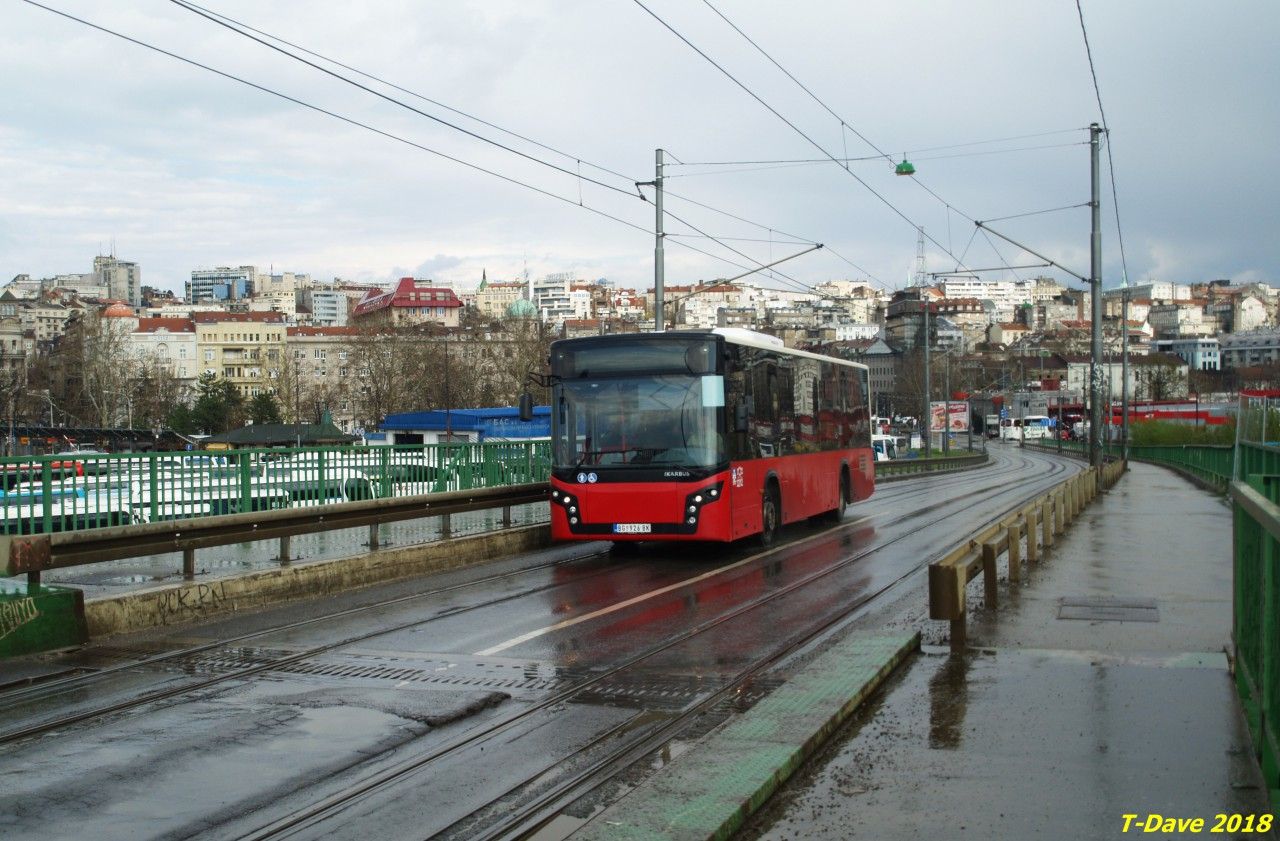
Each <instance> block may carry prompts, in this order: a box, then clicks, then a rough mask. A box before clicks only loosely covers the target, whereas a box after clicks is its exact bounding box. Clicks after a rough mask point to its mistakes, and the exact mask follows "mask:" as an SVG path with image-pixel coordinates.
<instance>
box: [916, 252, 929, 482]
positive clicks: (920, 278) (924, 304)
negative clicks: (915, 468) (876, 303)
mask: <svg viewBox="0 0 1280 841" xmlns="http://www.w3.org/2000/svg"><path fill="white" fill-rule="evenodd" d="M917 230H918V231H919V234H918V235H917V236H916V278H915V282H916V288H917V289H918V290H919V292H920V302H921V311H922V312H921V317H922V319H923V322H924V336H923V338H922V339H921V341H922V342H923V343H924V411H923V412H921V414H920V423H919V424H917V426H918V427H919V429H920V443H921V444H923V445H924V457H925V458H928V457H929V452H930V450H932V449H933V411H932V407H931V406H930V405H929V399H930V397H932V395H933V389H932V383H930V381H929V286H928V284H929V275H928V273H926V271H925V265H924V228H917Z"/></svg>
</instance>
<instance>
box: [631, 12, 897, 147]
mask: <svg viewBox="0 0 1280 841" xmlns="http://www.w3.org/2000/svg"><path fill="white" fill-rule="evenodd" d="M702 2H703V3H705V4H706V6H707V8H708V9H710V10H711V11H713V12H715V13H716V16H717V17H719V18H720V19H721V20H722V21H724V22H725V23H727V24H729V26H730V27H731V28H732V29H733V31H734V32H737V33H738V34H739V35H741V36H742V37H743V38H745V39H746V41H747V43H748V44H750V45H751V46H753V47H755V48H756V50H757V51H758V52H759V53H760V55H762V56H764V57H765V58H767V59H768V60H769V62H770V63H771V64H772V65H773V66H774V67H776V68H778V69H779V70H781V71H782V72H783V74H785V75H786V77H787V78H788V79H790V80H791V81H793V82H795V83H796V84H797V85H799V86H800V90H802V91H804V92H805V93H807V94H809V96H810V97H812V98H813V101H814V102H816V103H818V105H820V106H821V107H822V108H823V109H824V110H825V111H826V112H827V113H828V114H830V115H831V116H832V117H834V118H835V119H837V120H839V121H840V126H841V135H843V134H844V129H845V128H847V129H849V131H851V132H853V133H854V134H856V135H857V136H858V139H859V140H861V141H862V142H863V143H865V144H867V145H868V146H870V147H871V148H872V149H875V150H876V151H877V152H879V153H880V157H882V158H884V159H885V160H887V161H889V162H890V163H893V158H892V157H890V156H889V155H888V153H886V152H885V151H884V150H883V149H881V148H880V147H878V146H876V144H874V143H872V142H871V141H870V140H868V139H867V138H866V137H864V136H863V135H862V133H861V132H859V131H858V130H857V129H856V128H854V127H853V126H851V125H849V124H848V123H846V122H845V121H844V119H843V118H842V117H841V116H840V115H839V114H837V113H836V112H835V111H832V110H831V109H830V108H829V107H828V106H827V103H825V102H823V101H822V100H821V99H819V98H818V95H817V94H815V93H814V92H813V91H811V90H809V89H808V88H807V87H805V85H804V83H803V82H801V81H800V80H799V79H797V78H796V77H795V76H793V75H791V72H790V71H789V70H787V68H785V67H783V66H782V65H781V64H779V63H778V62H777V61H775V60H774V58H773V56H771V55H769V54H768V53H767V52H765V50H764V47H761V46H760V45H759V44H757V43H756V42H755V41H753V40H751V38H750V36H748V35H747V33H745V32H743V31H742V30H741V29H739V28H738V26H737V24H735V23H734V22H733V21H731V20H729V19H728V18H727V17H725V16H724V14H723V13H722V12H721V11H720V10H719V9H717V8H716V7H715V6H713V5H711V0H702ZM646 11H648V10H647V9H646ZM650 14H653V13H652V12H650ZM668 28H670V27H668ZM673 31H674V30H673ZM682 40H683V39H682ZM685 43H688V42H687V41H686V42H685ZM690 46H692V45H690ZM708 61H710V59H708ZM713 63H714V62H713ZM730 78H732V77H730ZM811 142H812V141H811Z"/></svg>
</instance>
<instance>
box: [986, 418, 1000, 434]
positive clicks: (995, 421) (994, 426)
mask: <svg viewBox="0 0 1280 841" xmlns="http://www.w3.org/2000/svg"><path fill="white" fill-rule="evenodd" d="M982 431H983V432H985V433H986V434H987V437H988V438H996V437H998V436H999V435H1000V416H999V415H987V416H986V418H984V422H983V424H982Z"/></svg>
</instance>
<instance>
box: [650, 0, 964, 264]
mask: <svg viewBox="0 0 1280 841" xmlns="http://www.w3.org/2000/svg"><path fill="white" fill-rule="evenodd" d="M632 2H634V3H635V4H636V5H637V6H639V7H640V8H641V9H643V10H644V11H645V12H646V13H647V14H648V15H649V16H650V17H652V18H653V19H654V20H656V21H657V22H658V23H660V24H661V25H662V26H663V28H665V29H666V30H667V31H668V32H670V33H671V34H672V35H674V36H676V37H677V38H678V39H680V40H681V41H682V42H684V44H685V45H686V46H687V47H689V49H691V50H693V51H694V52H696V53H697V54H698V55H700V56H701V57H702V58H703V59H704V60H705V61H706V62H707V63H708V64H710V65H711V66H712V67H714V68H716V69H717V70H719V71H720V72H721V73H722V74H724V76H725V77H726V78H728V79H729V80H730V81H731V82H733V83H734V84H735V85H737V86H738V87H739V88H741V89H742V90H743V91H744V92H745V93H746V94H747V95H748V96H750V97H751V98H752V99H754V100H755V101H756V102H758V103H760V105H762V106H763V107H764V108H765V109H766V110H767V111H769V113H771V114H773V115H774V116H775V117H777V118H778V119H779V120H781V121H782V122H784V123H786V125H787V126H788V127H789V128H790V129H791V130H792V131H794V132H795V133H796V134H798V135H800V136H801V137H803V138H804V139H805V140H806V141H808V142H809V144H810V145H812V146H813V147H814V148H815V149H817V150H818V151H819V152H822V153H823V154H824V155H826V156H827V158H828V160H830V161H831V162H833V163H835V164H836V165H837V166H840V161H839V159H837V158H836V157H835V156H834V155H832V154H831V153H830V152H828V151H827V150H826V147H824V146H823V145H822V144H820V143H818V142H817V141H816V140H814V139H813V138H812V137H810V136H809V135H808V134H806V133H805V132H804V130H803V129H801V128H800V127H799V126H797V125H796V124H795V123H793V122H792V121H791V120H789V119H787V118H786V117H785V116H783V114H782V113H781V112H780V111H778V110H777V109H776V108H774V107H773V106H772V105H770V104H769V103H768V102H765V100H764V99H763V98H761V97H760V95H759V94H757V93H756V92H755V91H753V90H752V89H751V88H750V87H748V86H747V85H746V84H745V83H743V82H742V81H740V80H739V79H738V78H737V77H736V76H734V75H733V74H732V73H730V72H729V71H728V70H727V69H725V68H724V66H723V65H721V64H720V63H719V62H717V61H716V60H715V59H713V58H711V56H709V55H707V53H706V52H704V51H703V50H702V49H701V48H699V47H698V46H697V45H696V44H694V43H693V42H692V41H690V40H689V39H688V38H686V37H685V36H684V35H682V34H681V33H680V32H679V30H677V29H676V28H675V27H673V26H672V25H671V24H669V23H667V22H666V21H665V20H663V19H662V17H660V16H659V15H658V14H657V13H655V12H654V11H653V10H652V9H650V8H649V7H648V6H646V5H645V4H644V3H643V2H641V0H632ZM704 2H706V0H704ZM708 5H709V4H708ZM717 14H719V12H717ZM721 17H723V15H721ZM735 29H736V27H735ZM739 31H740V30H739ZM744 37H745V36H744ZM761 52H763V50H762V51H761ZM766 55H767V54H766ZM770 61H773V59H772V58H770ZM774 63H775V64H776V62H774ZM784 72H785V71H784ZM787 75H788V76H790V74H789V73H788V74H787ZM792 78H794V77H792ZM797 84H798V83H797ZM806 90H807V89H806ZM810 95H812V93H811V94H810ZM823 107H826V106H825V105H824V106H823ZM828 110H830V109H828ZM832 113H834V112H832ZM842 122H843V121H842ZM850 129H851V130H852V127H851V126H850ZM856 133H857V132H856V131H855V134H856ZM858 136H859V137H861V136H862V135H860V134H859V135H858ZM864 140H865V138H864ZM868 145H871V147H872V148H873V149H876V147H875V146H874V145H873V144H871V143H870V142H868ZM877 151H880V150H879V149H877ZM886 157H887V156H886ZM890 160H892V159H891V158H890ZM840 168H841V169H843V170H844V171H845V172H846V173H848V174H849V176H850V177H852V178H853V179H854V180H855V181H857V182H858V183H859V184H861V185H862V186H863V187H864V188H865V189H866V190H867V191H868V192H869V193H871V195H873V196H875V197H876V198H877V199H879V200H880V201H881V202H882V203H883V204H884V205H885V206H886V207H888V208H889V209H890V210H892V211H893V212H894V213H895V214H897V215H898V216H899V217H900V218H901V219H902V220H903V221H904V222H906V223H907V224H908V225H911V227H913V228H915V229H916V230H918V231H921V233H922V234H923V236H924V237H925V238H926V239H928V240H929V241H930V242H932V243H933V244H934V245H936V246H937V247H938V248H941V249H942V250H943V251H944V252H946V253H947V254H948V255H949V256H951V257H952V258H953V259H954V258H955V255H954V254H952V253H951V251H950V250H949V249H948V248H947V247H946V246H945V245H943V244H942V243H940V242H938V240H936V239H935V238H934V237H933V236H932V235H930V234H928V233H925V232H924V229H923V228H922V227H921V226H920V225H918V224H917V223H916V222H915V221H913V220H912V219H911V218H910V217H909V216H907V215H906V214H905V213H903V212H902V211H901V210H899V209H898V207H897V206H896V205H895V204H894V203H893V202H891V201H889V200H888V199H887V198H885V197H884V196H883V195H881V194H880V193H879V192H878V191H877V190H876V189H875V188H874V187H872V186H871V185H870V184H868V183H867V182H866V181H865V180H863V179H862V178H861V177H859V176H858V175H857V174H856V173H855V172H854V171H853V170H851V169H849V168H848V167H847V166H841V167H840ZM921 186H924V185H923V184H922V185H921ZM925 189H926V190H927V189H928V188H927V187H926V188H925ZM929 192H931V193H932V191H931V190H930V191H929ZM934 195H935V197H937V194H936V193H935V194H934ZM938 199H939V201H942V199H941V197H938ZM944 204H946V202H944ZM948 206H950V205H948ZM957 212H959V211H958V210H957ZM962 215H963V214H962Z"/></svg>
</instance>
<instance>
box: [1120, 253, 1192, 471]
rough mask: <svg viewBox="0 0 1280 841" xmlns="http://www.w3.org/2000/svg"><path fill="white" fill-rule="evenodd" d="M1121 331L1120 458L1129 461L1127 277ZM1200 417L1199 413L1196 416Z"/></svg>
mask: <svg viewBox="0 0 1280 841" xmlns="http://www.w3.org/2000/svg"><path fill="white" fill-rule="evenodd" d="M1120 329H1122V330H1124V332H1123V333H1122V334H1121V337H1122V338H1121V339H1120V377H1121V380H1122V382H1121V383H1120V411H1121V412H1123V413H1124V418H1123V419H1122V420H1121V421H1120V458H1122V459H1124V460H1125V461H1128V459H1129V278H1128V276H1125V277H1124V278H1123V279H1122V280H1121V283H1120ZM1196 416H1197V417H1199V413H1198V412H1197V414H1196Z"/></svg>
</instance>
